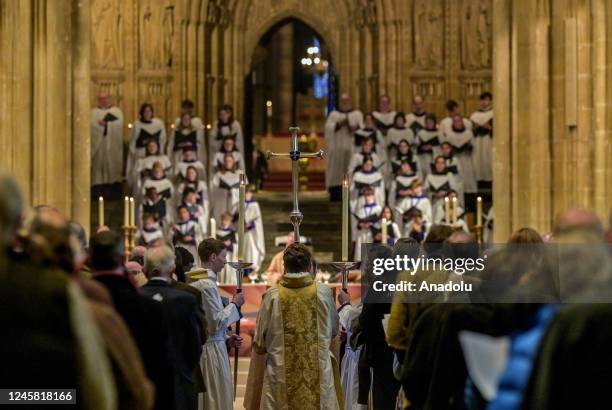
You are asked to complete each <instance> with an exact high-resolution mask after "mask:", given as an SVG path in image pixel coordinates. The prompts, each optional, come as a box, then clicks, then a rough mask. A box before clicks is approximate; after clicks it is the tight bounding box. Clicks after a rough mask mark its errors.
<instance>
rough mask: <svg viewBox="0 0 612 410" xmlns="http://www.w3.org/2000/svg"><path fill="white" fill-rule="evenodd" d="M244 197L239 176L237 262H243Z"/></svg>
mask: <svg viewBox="0 0 612 410" xmlns="http://www.w3.org/2000/svg"><path fill="white" fill-rule="evenodd" d="M245 196H246V181H245V178H244V174H240V191H239V195H238V211H239V213H238V262H244V205H245Z"/></svg>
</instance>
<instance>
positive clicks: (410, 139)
mask: <svg viewBox="0 0 612 410" xmlns="http://www.w3.org/2000/svg"><path fill="white" fill-rule="evenodd" d="M400 141H406V142H407V143H408V145H410V146H413V145H414V133H413V132H412V129H410V128H408V127H403V128H397V127H391V128H389V131H387V142H386V144H387V154H388V158H393V157H395V155H396V154H397V152H398V151H397V146H398V145H399V143H400Z"/></svg>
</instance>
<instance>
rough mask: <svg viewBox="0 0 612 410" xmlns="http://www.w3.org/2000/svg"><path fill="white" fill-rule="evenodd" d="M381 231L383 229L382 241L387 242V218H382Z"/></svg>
mask: <svg viewBox="0 0 612 410" xmlns="http://www.w3.org/2000/svg"><path fill="white" fill-rule="evenodd" d="M381 231H382V243H383V244H386V243H387V218H383V219H382V227H381Z"/></svg>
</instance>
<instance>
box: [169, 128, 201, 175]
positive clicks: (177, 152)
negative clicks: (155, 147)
mask: <svg viewBox="0 0 612 410" xmlns="http://www.w3.org/2000/svg"><path fill="white" fill-rule="evenodd" d="M187 147H193V148H195V149H196V157H197V158H198V159H199V160H200V161H201V162H202V163H203V164H205V163H206V160H207V156H206V145H205V143H204V128H202V127H199V128H185V129H182V130H179V129H178V128H176V127H175V128H174V129H170V131H169V132H168V156H169V157H170V158H171V160H172V164H177V163H178V162H179V161H181V160H182V159H183V148H187ZM205 176H206V175H200V178H204V177H205Z"/></svg>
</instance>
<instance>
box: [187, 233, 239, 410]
mask: <svg viewBox="0 0 612 410" xmlns="http://www.w3.org/2000/svg"><path fill="white" fill-rule="evenodd" d="M226 253H227V249H226V248H225V245H224V244H223V242H222V241H220V240H218V239H213V238H207V239H204V240H203V241H202V242H201V243H200V245H199V246H198V254H199V256H200V261H201V264H202V269H197V270H194V271H191V272H189V273H188V274H187V275H188V276H189V277H190V278H192V279H196V278H197V279H198V280H197V281H196V282H193V283H191V284H190V285H191V286H193V287H195V288H197V289H199V290H200V292H202V305H203V307H204V313H205V315H206V323H207V331H208V339H207V340H206V343H205V344H204V348H203V351H202V359H201V367H202V373H203V374H204V385H205V386H206V393H204V408H205V409H207V410H231V409H233V408H234V389H233V382H232V380H233V379H232V372H231V370H230V363H229V358H228V349H227V346H228V344H227V343H229V345H230V346H237V347H238V348H240V344H241V343H242V339H241V338H240V337H239V336H237V335H234V334H232V335H228V331H227V328H228V327H229V326H230V325H232V324H233V323H235V322H237V321H238V320H240V319H241V317H242V314H241V313H240V307H241V306H242V305H243V304H244V296H243V294H242V293H237V294H236V295H235V296H234V298H233V300H232V302H231V303H230V304H228V305H227V306H225V307H223V302H222V301H221V295H220V294H219V290H218V289H217V274H218V273H219V272H220V271H221V270H222V269H223V267H224V266H225V257H226Z"/></svg>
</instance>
